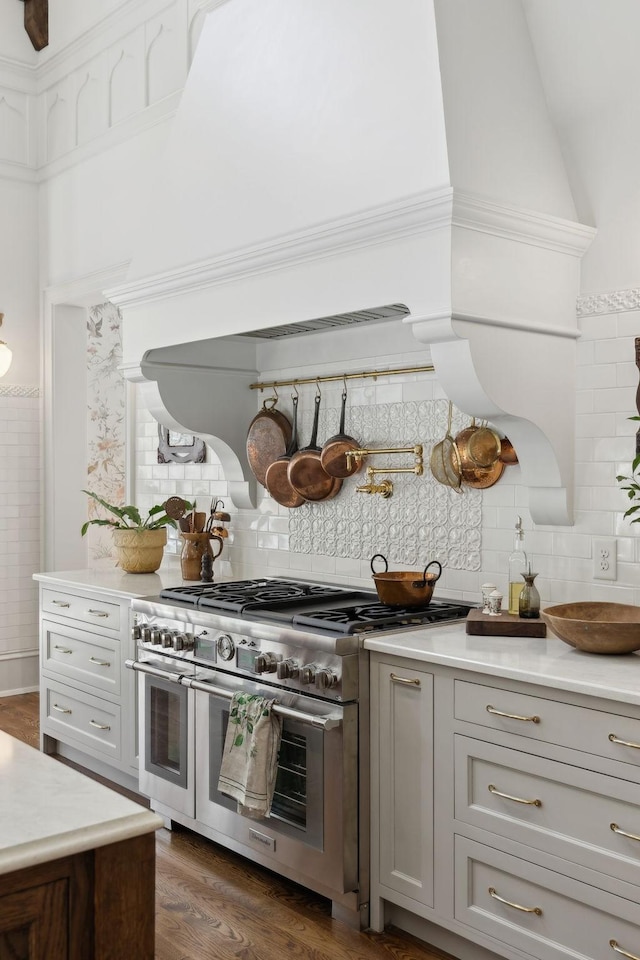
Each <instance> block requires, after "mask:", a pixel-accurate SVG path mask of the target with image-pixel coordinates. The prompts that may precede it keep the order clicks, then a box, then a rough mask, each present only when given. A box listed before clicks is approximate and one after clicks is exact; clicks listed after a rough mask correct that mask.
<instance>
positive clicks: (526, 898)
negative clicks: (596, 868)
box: [455, 837, 640, 960]
mask: <svg viewBox="0 0 640 960" xmlns="http://www.w3.org/2000/svg"><path fill="white" fill-rule="evenodd" d="M455 858H456V877H457V881H456V894H455V917H456V920H459V921H461V922H462V923H465V924H467V925H468V926H470V927H472V928H474V929H475V930H479V931H482V932H483V933H485V934H488V935H489V936H492V937H494V938H495V939H496V940H499V941H501V942H502V943H507V944H509V945H510V946H512V947H515V948H517V949H520V950H524V951H526V952H528V953H529V954H530V955H531V956H533V957H536V958H537V960H559V958H569V957H570V958H571V960H577V958H582V960H616V958H618V960H619V958H620V957H621V956H623V954H621V953H619V952H616V950H615V949H614V947H613V946H612V945H611V941H614V943H615V944H616V945H617V947H618V949H619V950H620V951H622V950H624V951H626V953H627V956H629V955H632V956H634V957H640V923H639V922H638V920H639V915H638V904H637V902H636V896H637V895H639V894H640V890H639V889H638V888H635V893H634V894H633V896H630V898H629V899H626V898H625V897H618V896H614V895H613V894H610V893H607V892H605V891H602V890H598V889H597V888H595V887H591V886H589V885H588V884H585V883H580V882H578V881H577V880H572V879H571V878H570V877H565V876H564V875H563V874H559V873H555V872H554V871H552V870H546V869H545V868H544V867H540V866H538V865H537V864H533V863H530V862H528V861H526V860H520V859H518V858H517V857H512V856H509V855H508V854H505V853H502V852H501V851H499V850H495V849H493V848H492V847H487V846H484V845H483V844H479V843H475V842H474V841H472V840H467V839H466V838H464V837H456V849H455ZM499 898H500V899H499ZM504 901H506V902H504Z"/></svg>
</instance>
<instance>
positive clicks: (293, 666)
mask: <svg viewBox="0 0 640 960" xmlns="http://www.w3.org/2000/svg"><path fill="white" fill-rule="evenodd" d="M299 673H300V667H299V666H298V663H297V661H296V660H292V659H291V658H288V659H287V660H280V662H279V663H278V665H277V666H276V674H277V677H278V680H292V679H293V678H294V677H297V676H298V674H299Z"/></svg>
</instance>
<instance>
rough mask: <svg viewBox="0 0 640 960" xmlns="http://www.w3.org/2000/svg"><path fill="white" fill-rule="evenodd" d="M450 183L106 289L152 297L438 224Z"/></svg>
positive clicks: (445, 216) (446, 215)
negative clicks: (432, 190)
mask: <svg viewBox="0 0 640 960" xmlns="http://www.w3.org/2000/svg"><path fill="white" fill-rule="evenodd" d="M451 198H452V191H451V190H450V189H449V188H446V189H444V190H439V191H436V192H433V193H431V192H429V193H422V194H417V195H414V196H412V197H406V198H403V199H402V200H399V201H397V202H395V203H391V204H384V205H382V206H379V207H373V208H368V209H366V210H363V211H361V212H360V213H358V214H355V215H353V216H350V217H344V218H339V219H337V220H335V221H329V222H324V223H321V224H318V225H317V226H316V227H314V228H311V229H309V230H304V231H302V232H296V233H291V234H286V235H284V236H279V237H274V238H273V240H271V241H270V242H268V243H263V244H260V245H258V246H254V247H247V248H246V249H243V250H238V251H234V252H233V253H230V254H225V255H223V256H221V257H214V258H211V259H209V260H203V261H200V262H198V263H195V264H190V265H188V266H186V267H181V268H180V269H178V270H172V271H167V272H164V273H159V274H156V275H154V276H151V277H144V278H142V279H140V280H133V281H131V282H130V283H127V284H123V285H121V286H119V287H117V288H115V289H113V290H108V291H106V292H107V294H108V296H109V299H110V300H112V301H113V302H114V303H117V304H118V305H119V306H128V305H130V304H133V303H136V304H142V303H151V302H153V301H155V300H159V299H164V298H166V297H172V296H178V295H179V294H180V293H182V292H184V291H185V290H188V291H190V292H192V291H194V290H201V289H205V288H208V287H212V286H215V285H217V284H219V283H227V282H229V281H230V280H239V279H242V278H245V277H249V276H254V275H256V274H259V273H267V272H270V271H273V270H279V269H282V268H283V267H285V266H291V265H294V264H297V263H302V262H305V261H310V260H318V259H323V258H325V257H331V256H335V255H336V254H344V253H348V252H349V251H352V250H355V249H358V248H361V247H366V246H370V245H372V244H374V243H375V244H378V243H386V242H387V241H389V240H393V239H398V238H401V237H406V236H410V235H412V234H416V233H424V232H425V231H431V230H437V229H441V228H442V227H444V226H446V225H447V224H449V223H450V222H451Z"/></svg>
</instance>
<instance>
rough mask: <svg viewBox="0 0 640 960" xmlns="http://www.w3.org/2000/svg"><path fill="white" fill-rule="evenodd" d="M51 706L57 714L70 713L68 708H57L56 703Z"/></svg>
mask: <svg viewBox="0 0 640 960" xmlns="http://www.w3.org/2000/svg"><path fill="white" fill-rule="evenodd" d="M51 706H52V707H53V709H54V710H57V711H58V713H71V710H69V708H68V707H59V706H58V704H57V703H52V704H51Z"/></svg>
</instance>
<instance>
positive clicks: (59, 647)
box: [53, 643, 73, 653]
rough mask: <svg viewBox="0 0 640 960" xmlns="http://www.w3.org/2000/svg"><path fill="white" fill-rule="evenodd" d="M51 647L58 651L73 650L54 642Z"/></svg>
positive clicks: (68, 651) (67, 651)
mask: <svg viewBox="0 0 640 960" xmlns="http://www.w3.org/2000/svg"><path fill="white" fill-rule="evenodd" d="M53 649H54V650H59V651H60V653H73V650H70V649H69V647H61V646H60V644H58V643H56V644H54V647H53Z"/></svg>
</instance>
